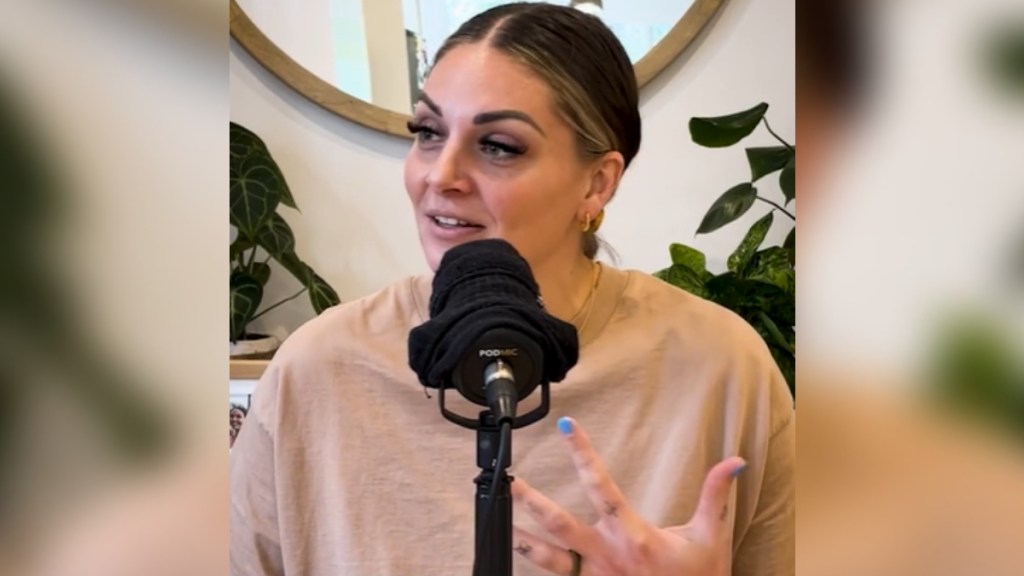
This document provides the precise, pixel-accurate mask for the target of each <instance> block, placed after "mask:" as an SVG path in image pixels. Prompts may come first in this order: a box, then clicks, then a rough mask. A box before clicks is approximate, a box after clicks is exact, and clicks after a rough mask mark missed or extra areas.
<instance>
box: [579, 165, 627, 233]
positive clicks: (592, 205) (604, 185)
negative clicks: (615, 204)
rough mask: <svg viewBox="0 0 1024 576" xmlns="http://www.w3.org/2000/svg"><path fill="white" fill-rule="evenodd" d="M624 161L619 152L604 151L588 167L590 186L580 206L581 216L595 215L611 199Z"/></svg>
mask: <svg viewBox="0 0 1024 576" xmlns="http://www.w3.org/2000/svg"><path fill="white" fill-rule="evenodd" d="M625 167H626V162H625V160H624V159H623V157H622V153H621V152H614V151H613V152H606V153H604V155H602V156H601V157H600V158H599V159H597V160H596V161H595V162H594V164H593V167H592V168H591V169H590V187H589V188H588V190H587V195H586V196H584V198H583V202H582V206H581V207H580V210H581V216H583V217H585V215H586V214H590V216H591V217H593V216H596V215H597V213H598V212H600V211H601V210H603V209H604V207H605V204H608V202H610V201H611V199H612V196H614V195H615V191H616V190H617V189H618V188H619V181H620V180H621V179H622V172H623V170H625Z"/></svg>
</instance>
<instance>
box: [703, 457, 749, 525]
mask: <svg viewBox="0 0 1024 576" xmlns="http://www.w3.org/2000/svg"><path fill="white" fill-rule="evenodd" d="M746 466H747V463H746V462H745V461H744V460H743V458H740V457H739V456H733V457H731V458H726V459H725V460H722V461H721V462H719V463H718V464H716V465H715V466H714V467H713V468H711V470H710V471H709V472H708V475H707V476H706V477H705V478H704V487H703V489H701V494H700V501H699V502H698V503H697V512H696V513H695V514H694V516H693V522H694V525H695V527H696V528H697V532H698V533H699V534H703V535H705V536H707V537H708V538H712V537H714V536H717V535H719V534H721V533H723V532H724V530H723V527H724V526H725V525H726V522H725V520H726V519H727V518H728V508H727V506H728V504H729V492H730V490H731V489H732V485H733V483H734V480H735V479H736V477H737V476H738V475H739V474H740V472H742V471H743V469H744V468H746Z"/></svg>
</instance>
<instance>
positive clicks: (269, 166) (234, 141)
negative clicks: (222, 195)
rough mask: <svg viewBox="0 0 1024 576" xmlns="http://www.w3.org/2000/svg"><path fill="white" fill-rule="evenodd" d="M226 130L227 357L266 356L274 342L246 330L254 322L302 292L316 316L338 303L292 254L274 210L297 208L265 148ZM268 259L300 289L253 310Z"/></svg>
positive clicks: (249, 135)
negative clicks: (228, 196) (230, 237)
mask: <svg viewBox="0 0 1024 576" xmlns="http://www.w3.org/2000/svg"><path fill="white" fill-rule="evenodd" d="M230 132H231V138H230V140H231V162H230V184H231V208H230V219H231V226H232V227H233V233H234V239H233V240H232V242H231V246H230V250H229V253H230V259H231V280H230V284H231V319H230V328H231V335H230V341H231V357H233V358H270V357H271V356H273V353H274V351H275V350H276V349H277V345H278V342H277V339H276V338H274V337H273V336H270V335H267V334H258V333H255V332H251V331H249V330H248V327H249V325H250V324H251V323H252V322H253V321H254V320H256V319H257V318H259V317H261V316H263V315H264V314H266V313H267V312H270V311H271V310H273V309H274V308H277V307H278V306H280V305H282V304H284V303H285V302H288V301H290V300H293V299H295V298H298V297H299V296H300V295H302V294H303V293H308V295H309V301H310V304H312V306H313V310H314V311H315V312H316V313H317V314H320V313H321V312H323V311H324V310H326V309H327V308H330V307H331V306H334V305H335V304H337V303H338V302H339V299H338V294H337V292H335V291H334V289H333V288H331V286H330V285H329V284H328V283H327V282H326V281H325V280H324V279H323V278H321V277H320V276H319V275H318V274H317V273H316V272H315V271H314V270H313V269H312V268H311V267H310V266H309V265H307V264H306V263H305V262H303V261H302V260H300V259H299V257H298V256H297V255H296V254H295V236H294V235H293V234H292V230H291V228H290V227H289V226H288V223H287V222H285V220H284V218H282V217H281V215H280V214H278V213H277V209H278V207H279V206H281V205H284V206H288V207H290V208H293V209H295V210H298V206H296V204H295V199H294V198H293V197H292V193H291V190H289V188H288V183H287V182H286V181H285V178H284V174H283V173H282V172H281V169H280V168H279V167H278V165H277V163H276V162H275V161H274V159H273V157H272V156H271V155H270V151H269V150H268V149H267V146H266V144H264V143H263V141H262V140H261V139H260V138H259V137H258V136H256V134H254V133H253V132H251V131H250V130H248V129H246V128H244V127H242V126H240V125H239V124H236V123H234V122H231V123H230ZM270 260H275V261H276V262H277V263H278V264H280V265H281V267H283V268H284V269H285V270H287V271H288V272H289V273H291V274H292V276H294V277H295V278H296V279H298V281H299V283H300V284H301V285H302V288H301V289H300V290H299V291H298V292H296V293H295V294H293V295H291V296H289V297H287V298H284V299H283V300H280V301H279V302H276V303H274V304H272V305H270V306H267V307H266V308H264V309H263V310H262V311H258V310H259V307H260V304H261V303H262V301H263V294H264V287H265V286H266V284H267V280H269V279H270V272H271V267H270Z"/></svg>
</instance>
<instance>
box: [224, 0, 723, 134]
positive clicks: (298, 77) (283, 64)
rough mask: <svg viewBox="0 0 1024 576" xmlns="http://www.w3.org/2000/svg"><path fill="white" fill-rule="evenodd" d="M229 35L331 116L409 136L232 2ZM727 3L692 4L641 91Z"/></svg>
mask: <svg viewBox="0 0 1024 576" xmlns="http://www.w3.org/2000/svg"><path fill="white" fill-rule="evenodd" d="M230 2H231V6H230V27H231V37H232V38H234V39H235V41H236V42H238V43H239V44H240V45H241V46H242V47H243V48H245V50H246V51H247V52H248V53H249V54H250V55H252V57H253V58H255V59H256V61H257V62H259V63H260V64H261V65H262V66H263V67H264V68H266V69H267V70H269V71H270V72H271V73H273V74H274V76H277V78H279V79H280V80H281V81H282V82H284V83H285V84H287V85H288V86H290V87H291V88H292V89H293V90H295V91H296V92H298V93H299V94H301V95H302V96H304V97H305V98H306V99H308V100H310V101H311V102H313V103H314V104H317V105H318V106H320V107H321V108H324V109H325V110H327V111H329V112H333V113H335V114H337V115H338V116H341V117H342V118H346V119H348V120H351V121H352V122H355V123H357V124H361V125H363V126H366V127H367V128H372V129H374V130H379V131H381V132H385V133H388V134H394V135H395V136H402V137H404V138H409V139H411V138H412V135H411V134H409V131H408V129H407V128H406V123H407V122H408V121H409V120H410V119H411V118H412V116H411V115H410V114H402V113H401V112H395V111H393V110H388V109H386V108H382V107H380V106H377V105H375V104H371V103H369V102H366V101H365V100H361V99H359V98H356V97H354V96H352V95H350V94H348V93H346V92H344V91H342V90H340V89H339V88H336V87H335V86H332V85H331V84H328V83H327V82H326V81H325V80H323V79H321V78H320V77H319V76H317V75H315V74H313V73H312V72H310V71H309V70H307V69H306V68H304V67H303V66H302V65H301V64H299V63H298V62H296V61H295V60H293V59H292V58H291V57H290V56H288V55H287V54H286V53H285V52H284V51H283V50H281V48H279V47H278V46H277V45H276V44H274V42H273V41H271V40H270V38H268V37H267V36H266V35H265V34H264V33H263V32H262V31H261V30H260V29H259V27H257V26H256V24H255V23H253V21H252V20H250V19H249V16H247V15H246V13H245V11H243V10H242V7H241V6H239V5H238V2H237V1H236V0H230ZM724 2H725V0H694V2H693V4H691V5H690V7H689V8H688V9H687V10H686V13H685V14H683V17H682V18H680V19H679V21H678V22H676V24H675V26H673V27H672V29H671V30H669V32H668V34H666V35H665V37H664V38H662V39H661V41H660V42H658V43H657V44H655V45H654V47H653V48H651V49H650V51H648V52H647V54H646V55H644V57H643V58H641V59H640V61H639V62H637V63H636V64H635V65H634V66H633V69H634V70H635V72H636V80H637V85H638V86H639V87H640V88H643V87H644V86H645V85H646V84H647V83H648V82H650V81H651V80H653V79H654V78H655V77H656V76H657V75H658V74H660V73H661V72H662V71H663V70H664V69H665V68H666V67H667V66H668V65H669V64H670V63H671V62H672V61H673V60H675V59H676V57H677V56H679V54H680V53H682V51H683V50H685V49H686V47H687V46H689V45H690V44H692V43H693V40H694V39H695V38H696V37H697V35H698V34H699V33H700V32H701V30H703V29H704V28H705V27H706V26H707V25H708V23H709V22H710V21H711V19H712V18H713V17H714V15H715V14H716V13H717V12H718V10H719V9H720V8H721V6H722V4H724Z"/></svg>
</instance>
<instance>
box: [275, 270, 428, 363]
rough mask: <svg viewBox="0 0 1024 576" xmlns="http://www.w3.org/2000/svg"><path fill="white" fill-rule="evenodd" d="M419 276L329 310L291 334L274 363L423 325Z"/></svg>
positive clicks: (421, 279)
mask: <svg viewBox="0 0 1024 576" xmlns="http://www.w3.org/2000/svg"><path fill="white" fill-rule="evenodd" d="M424 282H427V283H428V284H427V285H428V286H429V280H427V279H425V278H424V277H422V276H411V277H407V278H404V279H402V280H400V281H398V282H395V283H394V284H391V285H389V286H386V287H384V288H382V289H380V290H378V291H376V292H374V293H372V294H369V295H367V296H364V297H362V298H359V299H356V300H351V301H348V302H343V303H341V304H338V305H337V306H333V307H331V308H329V309H327V310H325V311H324V312H323V313H321V314H320V315H319V316H317V317H315V318H313V319H311V320H309V321H308V322H306V323H305V324H303V325H302V326H300V327H299V328H298V329H296V330H295V332H293V333H292V334H291V335H290V336H289V337H288V338H287V339H286V340H285V342H284V343H283V344H282V346H281V348H280V350H278V353H277V354H276V355H275V359H276V358H277V357H278V356H281V357H282V359H291V358H294V357H296V356H308V355H309V354H310V353H313V354H315V353H318V352H326V351H329V350H331V349H334V348H337V347H344V346H346V345H353V344H358V343H359V342H360V341H365V340H366V339H368V338H379V337H387V336H390V335H393V334H397V333H400V332H401V331H402V330H405V332H408V329H409V328H410V327H411V326H412V325H415V324H418V323H421V322H423V321H425V318H424V317H423V314H424V313H425V306H426V304H425V302H423V303H421V300H422V295H421V294H420V293H419V292H420V289H419V288H420V287H421V286H422V285H423V283H424Z"/></svg>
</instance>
